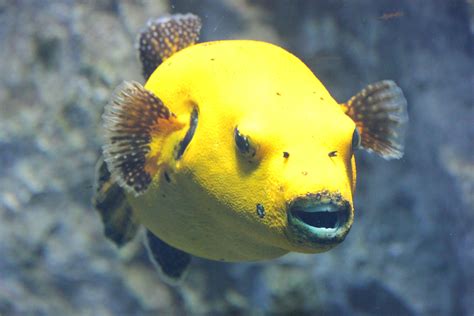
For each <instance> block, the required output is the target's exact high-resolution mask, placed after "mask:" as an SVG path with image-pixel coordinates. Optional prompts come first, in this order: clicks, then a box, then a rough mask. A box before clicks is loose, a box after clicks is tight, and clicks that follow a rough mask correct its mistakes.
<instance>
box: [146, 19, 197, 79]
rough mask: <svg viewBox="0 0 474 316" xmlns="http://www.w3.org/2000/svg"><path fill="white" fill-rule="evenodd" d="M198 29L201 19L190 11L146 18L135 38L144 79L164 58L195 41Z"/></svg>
mask: <svg viewBox="0 0 474 316" xmlns="http://www.w3.org/2000/svg"><path fill="white" fill-rule="evenodd" d="M200 30H201V19H200V18H199V17H198V16H196V15H194V14H190V13H188V14H174V15H170V16H164V17H160V18H157V19H150V20H148V23H147V25H146V27H145V28H144V29H143V30H142V31H141V32H140V34H139V35H138V40H137V48H138V51H139V55H140V60H141V62H142V66H143V76H144V77H145V79H146V80H148V78H149V77H150V76H151V74H152V73H153V71H155V69H156V67H158V65H160V64H161V63H162V62H163V61H164V60H165V59H167V58H169V57H170V56H171V55H173V54H174V53H176V52H177V51H179V50H181V49H183V48H185V47H188V46H191V45H193V44H194V43H196V41H197V40H198V37H199V31H200Z"/></svg>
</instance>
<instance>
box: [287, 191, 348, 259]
mask: <svg viewBox="0 0 474 316" xmlns="http://www.w3.org/2000/svg"><path fill="white" fill-rule="evenodd" d="M287 218H288V233H289V235H290V239H292V240H293V241H295V242H296V243H298V244H299V245H301V246H303V247H304V248H306V247H309V248H311V249H318V250H319V249H322V250H325V249H329V248H332V247H333V246H336V245H337V244H339V243H340V242H342V241H343V240H344V238H345V237H346V235H347V233H349V230H350V228H351V226H352V222H353V219H354V211H353V207H352V205H351V203H350V202H349V201H348V200H346V199H344V198H343V197H342V195H341V194H340V193H339V192H329V191H322V192H318V193H310V194H306V195H304V196H301V197H297V198H295V199H293V200H291V201H290V202H289V203H288V204H287Z"/></svg>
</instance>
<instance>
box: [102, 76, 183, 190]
mask: <svg viewBox="0 0 474 316" xmlns="http://www.w3.org/2000/svg"><path fill="white" fill-rule="evenodd" d="M103 120H104V127H105V139H106V144H105V145H104V146H103V154H104V160H105V162H106V163H107V168H108V169H109V170H110V173H111V174H112V179H113V180H115V181H117V182H118V183H119V185H120V186H121V187H122V188H124V189H125V190H127V191H129V192H131V193H133V194H134V195H135V196H138V195H140V194H142V193H144V192H145V191H146V189H147V188H148V186H149V184H150V183H151V181H152V179H153V177H154V176H155V175H156V174H157V173H158V172H159V171H160V170H161V168H162V167H163V165H165V164H166V152H165V151H163V150H162V149H163V145H164V143H165V141H166V139H167V137H168V136H169V135H170V134H171V133H173V132H175V131H177V130H180V129H181V128H183V127H184V125H185V124H183V123H180V122H178V120H177V119H176V115H175V114H173V113H172V112H170V110H169V109H168V108H167V107H166V106H165V105H164V104H163V102H162V101H161V100H160V99H159V98H158V97H157V96H155V95H154V94H153V93H152V92H150V91H148V90H146V89H145V88H144V87H143V86H142V85H141V84H139V83H138V82H127V81H125V82H123V83H122V84H121V85H120V86H118V87H117V88H116V89H115V92H114V93H113V96H112V99H111V101H110V102H109V103H108V104H107V105H106V107H105V113H104V115H103Z"/></svg>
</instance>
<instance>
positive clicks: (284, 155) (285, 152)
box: [283, 151, 290, 159]
mask: <svg viewBox="0 0 474 316" xmlns="http://www.w3.org/2000/svg"><path fill="white" fill-rule="evenodd" d="M289 157H290V153H289V152H287V151H284V152H283V158H286V159H288V158H289Z"/></svg>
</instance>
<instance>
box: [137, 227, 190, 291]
mask: <svg viewBox="0 0 474 316" xmlns="http://www.w3.org/2000/svg"><path fill="white" fill-rule="evenodd" d="M145 245H146V248H147V250H148V255H149V257H150V259H151V261H152V262H153V263H154V264H155V266H156V268H157V269H158V271H159V272H160V273H161V274H162V276H163V278H164V279H165V280H166V281H167V282H168V283H171V284H177V283H179V282H180V281H181V280H183V278H184V277H185V275H186V271H187V269H188V267H189V264H190V263H191V255H190V254H188V253H187V252H184V251H181V250H179V249H176V248H174V247H172V246H170V245H168V244H167V243H165V242H164V241H162V240H161V239H159V238H158V237H156V236H155V235H153V233H151V232H150V231H149V230H147V231H146V237H145Z"/></svg>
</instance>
